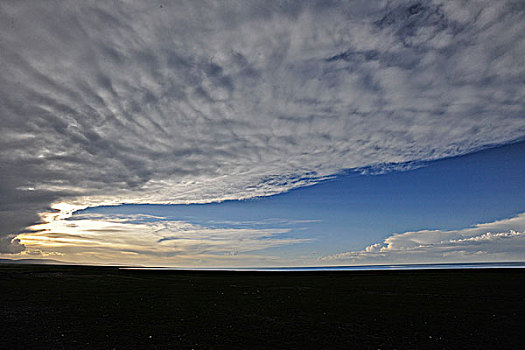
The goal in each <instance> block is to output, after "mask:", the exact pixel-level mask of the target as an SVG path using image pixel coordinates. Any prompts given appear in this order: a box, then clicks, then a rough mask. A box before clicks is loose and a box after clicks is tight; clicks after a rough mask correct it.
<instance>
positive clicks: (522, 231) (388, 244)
mask: <svg viewBox="0 0 525 350" xmlns="http://www.w3.org/2000/svg"><path fill="white" fill-rule="evenodd" d="M524 252H525V213H522V214H520V215H518V216H516V217H513V218H510V219H505V220H500V221H495V222H491V223H486V224H479V225H476V226H475V227H473V228H466V229H462V230H456V231H440V230H424V231H416V232H405V233H401V234H393V235H391V236H389V237H387V238H386V239H385V240H384V241H383V242H382V243H375V244H372V245H369V246H368V247H366V248H365V249H364V250H361V251H351V252H346V253H340V254H335V255H330V256H325V257H322V258H320V261H323V262H338V263H341V262H350V263H379V262H384V263H407V262H463V261H512V260H515V261H523V260H525V253H524Z"/></svg>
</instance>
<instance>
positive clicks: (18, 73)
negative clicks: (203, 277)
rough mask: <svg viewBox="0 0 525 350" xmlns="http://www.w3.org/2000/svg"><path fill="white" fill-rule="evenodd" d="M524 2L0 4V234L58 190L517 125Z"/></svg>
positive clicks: (294, 161) (176, 197)
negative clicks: (0, 163)
mask: <svg viewBox="0 0 525 350" xmlns="http://www.w3.org/2000/svg"><path fill="white" fill-rule="evenodd" d="M503 5H505V6H503ZM524 15H525V13H524V9H523V6H522V5H521V3H520V2H511V1H509V2H497V1H491V2H486V3H478V2H475V3H474V2H467V3H462V4H459V3H456V2H454V3H451V2H443V3H440V2H439V1H436V2H424V3H423V4H422V5H417V4H416V3H415V2H412V1H409V2H404V1H403V2H401V1H394V2H392V3H388V2H387V3H385V2H368V1H357V2H332V3H326V2H316V1H305V2H292V3H290V4H287V3H286V4H285V3H282V2H275V3H271V4H269V3H265V4H264V6H261V4H260V3H253V2H241V3H236V2H229V3H226V4H221V5H220V6H219V5H218V3H217V2H216V1H210V2H205V1H191V2H185V3H182V2H173V3H170V4H165V5H164V6H163V7H162V8H160V7H159V6H158V5H156V4H154V3H151V2H146V3H145V2H133V1H131V2H126V3H123V2H117V3H114V2H111V3H110V2H89V1H77V2H72V3H69V4H68V5H67V6H65V5H64V4H61V3H51V2H40V1H26V2H3V3H2V4H1V5H0V33H1V34H0V60H1V62H2V67H3V68H2V75H1V76H0V101H1V102H0V118H1V122H2V130H1V132H0V147H1V149H2V154H1V156H0V161H1V162H2V165H3V166H2V168H1V170H0V171H1V173H0V175H1V177H2V183H1V184H0V197H1V198H2V203H1V208H0V209H1V210H0V222H1V225H2V226H1V232H3V234H4V235H6V234H14V233H17V232H20V230H21V229H22V228H23V227H26V226H28V225H30V224H32V223H34V222H37V221H38V220H39V218H38V216H37V215H36V214H37V213H39V212H42V211H45V210H46V208H47V207H48V206H49V204H50V203H54V202H59V201H65V202H68V203H70V204H75V205H78V206H94V205H100V204H115V203H121V202H128V203H196V202H210V201H220V200H225V199H242V198H248V197H254V196H264V195H271V194H275V193H280V192H283V191H287V190H289V189H291V188H294V187H298V186H306V185H309V184H313V183H315V182H317V181H319V179H322V178H324V177H327V176H331V175H333V174H335V173H337V172H339V171H341V170H342V169H348V168H362V167H370V166H371V167H376V168H378V169H389V167H388V166H387V167H385V166H384V165H385V164H390V163H405V162H418V161H422V160H431V159H438V158H442V157H447V156H454V155H458V154H463V153H467V152H470V151H474V150H477V149H480V148H482V147H486V146H490V145H494V144H501V143H506V142H510V141H512V140H515V139H518V138H520V137H523V136H524V135H525V119H524V116H523V110H524V100H523V96H525V85H524V84H523V81H524V79H525V74H524V70H523V64H522V58H523V57H524V56H525V28H524V26H525V24H524V22H523V20H522V18H523V16H524ZM390 169H392V168H390ZM29 189H31V190H29Z"/></svg>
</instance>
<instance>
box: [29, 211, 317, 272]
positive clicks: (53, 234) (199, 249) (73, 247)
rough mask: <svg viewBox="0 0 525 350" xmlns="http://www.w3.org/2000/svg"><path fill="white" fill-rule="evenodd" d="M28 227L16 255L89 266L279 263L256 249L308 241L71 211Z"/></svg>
mask: <svg viewBox="0 0 525 350" xmlns="http://www.w3.org/2000/svg"><path fill="white" fill-rule="evenodd" d="M31 228H32V230H33V231H32V232H28V233H25V234H21V235H19V239H20V240H21V242H22V243H23V244H24V245H25V246H26V248H27V250H26V251H24V252H23V254H22V255H40V256H42V257H44V256H45V257H48V256H60V257H61V260H63V261H68V262H82V263H95V264H97V263H104V264H108V263H118V264H126V263H127V264H139V265H150V266H151V265H155V264H157V265H163V266H192V265H193V264H195V263H198V264H199V266H204V265H207V266H214V265H216V264H220V265H223V266H235V265H236V264H246V263H250V262H252V264H253V265H256V264H260V263H261V262H266V263H267V262H268V261H269V260H277V261H279V262H280V263H281V264H282V263H283V261H285V260H283V259H280V258H278V257H273V256H271V255H268V254H257V253H256V252H260V251H263V250H265V249H268V248H275V247H280V246H283V245H291V244H299V243H307V242H311V241H312V240H311V239H307V238H290V237H286V236H287V234H288V233H289V232H290V228H275V227H274V228H263V229H261V228H255V229H254V228H234V227H225V228H215V227H207V226H202V225H196V224H192V223H189V222H184V221H175V220H168V219H166V218H162V217H152V216H150V215H131V216H127V215H110V216H104V215H92V214H89V215H74V216H72V217H70V218H61V219H57V220H53V221H50V222H47V223H44V224H38V225H35V226H32V227H31Z"/></svg>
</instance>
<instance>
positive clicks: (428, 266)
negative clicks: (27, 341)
mask: <svg viewBox="0 0 525 350" xmlns="http://www.w3.org/2000/svg"><path fill="white" fill-rule="evenodd" d="M491 268H492V269H494V268H496V269H501V268H505V269H516V268H525V262H495V263H492V262H490V263H454V264H395V265H359V266H312V267H243V268H240V267H225V268H181V267H121V269H132V270H176V271H281V272H282V271H374V270H439V269H491Z"/></svg>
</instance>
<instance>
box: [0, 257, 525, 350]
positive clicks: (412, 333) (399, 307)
mask: <svg viewBox="0 0 525 350" xmlns="http://www.w3.org/2000/svg"><path fill="white" fill-rule="evenodd" d="M524 311H525V270H523V269H512V270H511V269H507V270H504V269H502V270H496V269H491V270H440V271H437V270H434V271H432V270H429V271H373V272H371V271H360V272H349V271H340V272H337V271H336V272H286V273H280V272H272V273H268V272H266V273H264V272H261V273H257V272H180V271H133V270H118V269H116V268H104V267H68V266H35V265H25V266H24V265H7V264H6V265H0V348H2V349H33V348H42V349H78V348H95V349H149V348H151V349H155V348H156V349H176V348H184V349H191V348H194V349H207V348H224V349H250V348H256V349H271V348H275V349H288V348H295V349H334V348H340V349H352V348H357V349H392V348H397V349H480V348H483V349H500V348H501V349H525V342H524V339H525V322H524V321H525V319H524Z"/></svg>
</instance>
